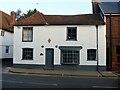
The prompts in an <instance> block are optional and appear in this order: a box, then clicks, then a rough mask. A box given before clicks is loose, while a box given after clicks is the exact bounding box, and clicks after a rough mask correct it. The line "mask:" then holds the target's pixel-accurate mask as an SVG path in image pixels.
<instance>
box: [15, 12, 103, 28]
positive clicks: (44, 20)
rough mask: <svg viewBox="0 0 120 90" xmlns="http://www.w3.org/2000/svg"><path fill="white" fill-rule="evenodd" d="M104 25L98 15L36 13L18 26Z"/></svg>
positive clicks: (21, 21)
mask: <svg viewBox="0 0 120 90" xmlns="http://www.w3.org/2000/svg"><path fill="white" fill-rule="evenodd" d="M46 24H49V25H103V24H104V21H103V20H102V18H101V17H100V15H98V14H82V15H43V14H41V13H40V12H36V13H35V14H33V15H31V16H30V17H28V18H26V19H23V20H20V21H19V22H18V23H16V24H15V25H16V26H19V25H20V26H22V25H46Z"/></svg>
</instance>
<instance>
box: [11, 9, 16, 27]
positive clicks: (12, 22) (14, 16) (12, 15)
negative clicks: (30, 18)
mask: <svg viewBox="0 0 120 90" xmlns="http://www.w3.org/2000/svg"><path fill="white" fill-rule="evenodd" d="M11 18H12V20H11V22H10V25H11V26H13V24H14V23H15V18H16V13H15V12H14V11H11Z"/></svg>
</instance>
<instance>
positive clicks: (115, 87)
mask: <svg viewBox="0 0 120 90" xmlns="http://www.w3.org/2000/svg"><path fill="white" fill-rule="evenodd" d="M92 87H93V88H119V87H110V86H92Z"/></svg>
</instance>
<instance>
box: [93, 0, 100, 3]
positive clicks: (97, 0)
mask: <svg viewBox="0 0 120 90" xmlns="http://www.w3.org/2000/svg"><path fill="white" fill-rule="evenodd" d="M100 1H101V0H92V2H97V3H99V2H100Z"/></svg>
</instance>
